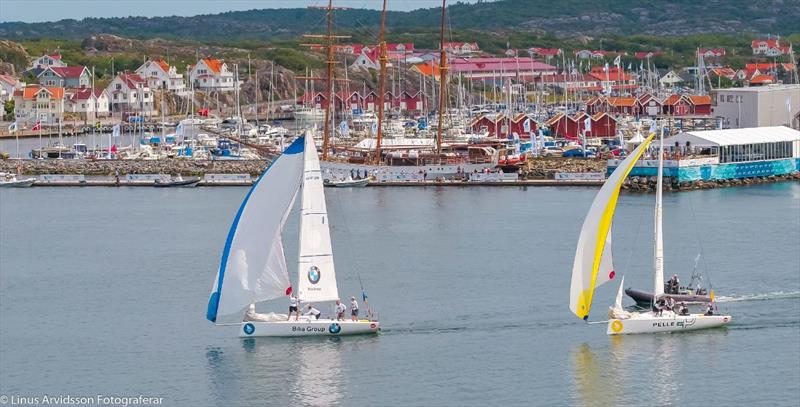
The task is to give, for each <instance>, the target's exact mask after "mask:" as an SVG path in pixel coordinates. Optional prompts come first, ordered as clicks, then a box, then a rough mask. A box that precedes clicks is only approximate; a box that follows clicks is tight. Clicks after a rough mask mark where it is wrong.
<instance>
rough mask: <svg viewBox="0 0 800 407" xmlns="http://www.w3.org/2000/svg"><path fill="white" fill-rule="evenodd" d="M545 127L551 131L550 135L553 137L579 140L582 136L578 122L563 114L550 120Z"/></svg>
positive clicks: (557, 114)
mask: <svg viewBox="0 0 800 407" xmlns="http://www.w3.org/2000/svg"><path fill="white" fill-rule="evenodd" d="M544 125H545V127H547V128H549V129H550V135H551V136H553V137H560V138H565V139H572V140H577V139H578V137H579V135H580V125H579V124H578V122H577V121H576V120H575V119H574V118H572V117H570V116H568V115H566V114H564V113H561V112H559V113H556V115H555V116H553V117H551V118H550V119H548V120H547V121H546V122H545V123H544Z"/></svg>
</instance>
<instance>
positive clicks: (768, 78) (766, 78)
mask: <svg viewBox="0 0 800 407" xmlns="http://www.w3.org/2000/svg"><path fill="white" fill-rule="evenodd" d="M774 82H775V77H773V76H772V75H756V76H755V77H754V78H753V79H750V84H751V85H752V84H754V83H755V84H764V83H774Z"/></svg>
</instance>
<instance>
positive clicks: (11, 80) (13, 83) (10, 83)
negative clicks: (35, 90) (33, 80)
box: [0, 75, 25, 102]
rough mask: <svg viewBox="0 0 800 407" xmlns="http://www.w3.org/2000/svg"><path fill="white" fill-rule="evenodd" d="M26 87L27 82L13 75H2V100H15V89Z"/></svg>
mask: <svg viewBox="0 0 800 407" xmlns="http://www.w3.org/2000/svg"><path fill="white" fill-rule="evenodd" d="M24 87H25V82H20V81H19V79H17V78H15V77H13V76H11V75H0V101H2V102H6V101H9V100H14V91H16V90H17V89H22V88H24Z"/></svg>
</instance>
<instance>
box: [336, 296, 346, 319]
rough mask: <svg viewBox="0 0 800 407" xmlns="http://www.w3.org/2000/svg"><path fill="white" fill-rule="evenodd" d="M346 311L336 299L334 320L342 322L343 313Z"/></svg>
mask: <svg viewBox="0 0 800 407" xmlns="http://www.w3.org/2000/svg"><path fill="white" fill-rule="evenodd" d="M345 310H347V307H346V306H345V305H344V304H342V301H341V300H339V299H337V300H336V320H337V321H342V320H344V311H345Z"/></svg>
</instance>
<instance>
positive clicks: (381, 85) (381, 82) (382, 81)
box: [375, 0, 389, 163]
mask: <svg viewBox="0 0 800 407" xmlns="http://www.w3.org/2000/svg"><path fill="white" fill-rule="evenodd" d="M385 30H386V0H383V11H382V12H381V30H380V32H379V33H378V47H379V49H380V57H379V61H380V78H379V79H378V96H379V97H380V103H378V131H377V134H376V135H375V162H376V163H380V161H381V136H382V135H383V109H384V103H385V99H386V95H385V93H386V92H385V86H386V62H387V61H388V59H389V57H388V56H387V55H386V39H385V38H384V35H385Z"/></svg>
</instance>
